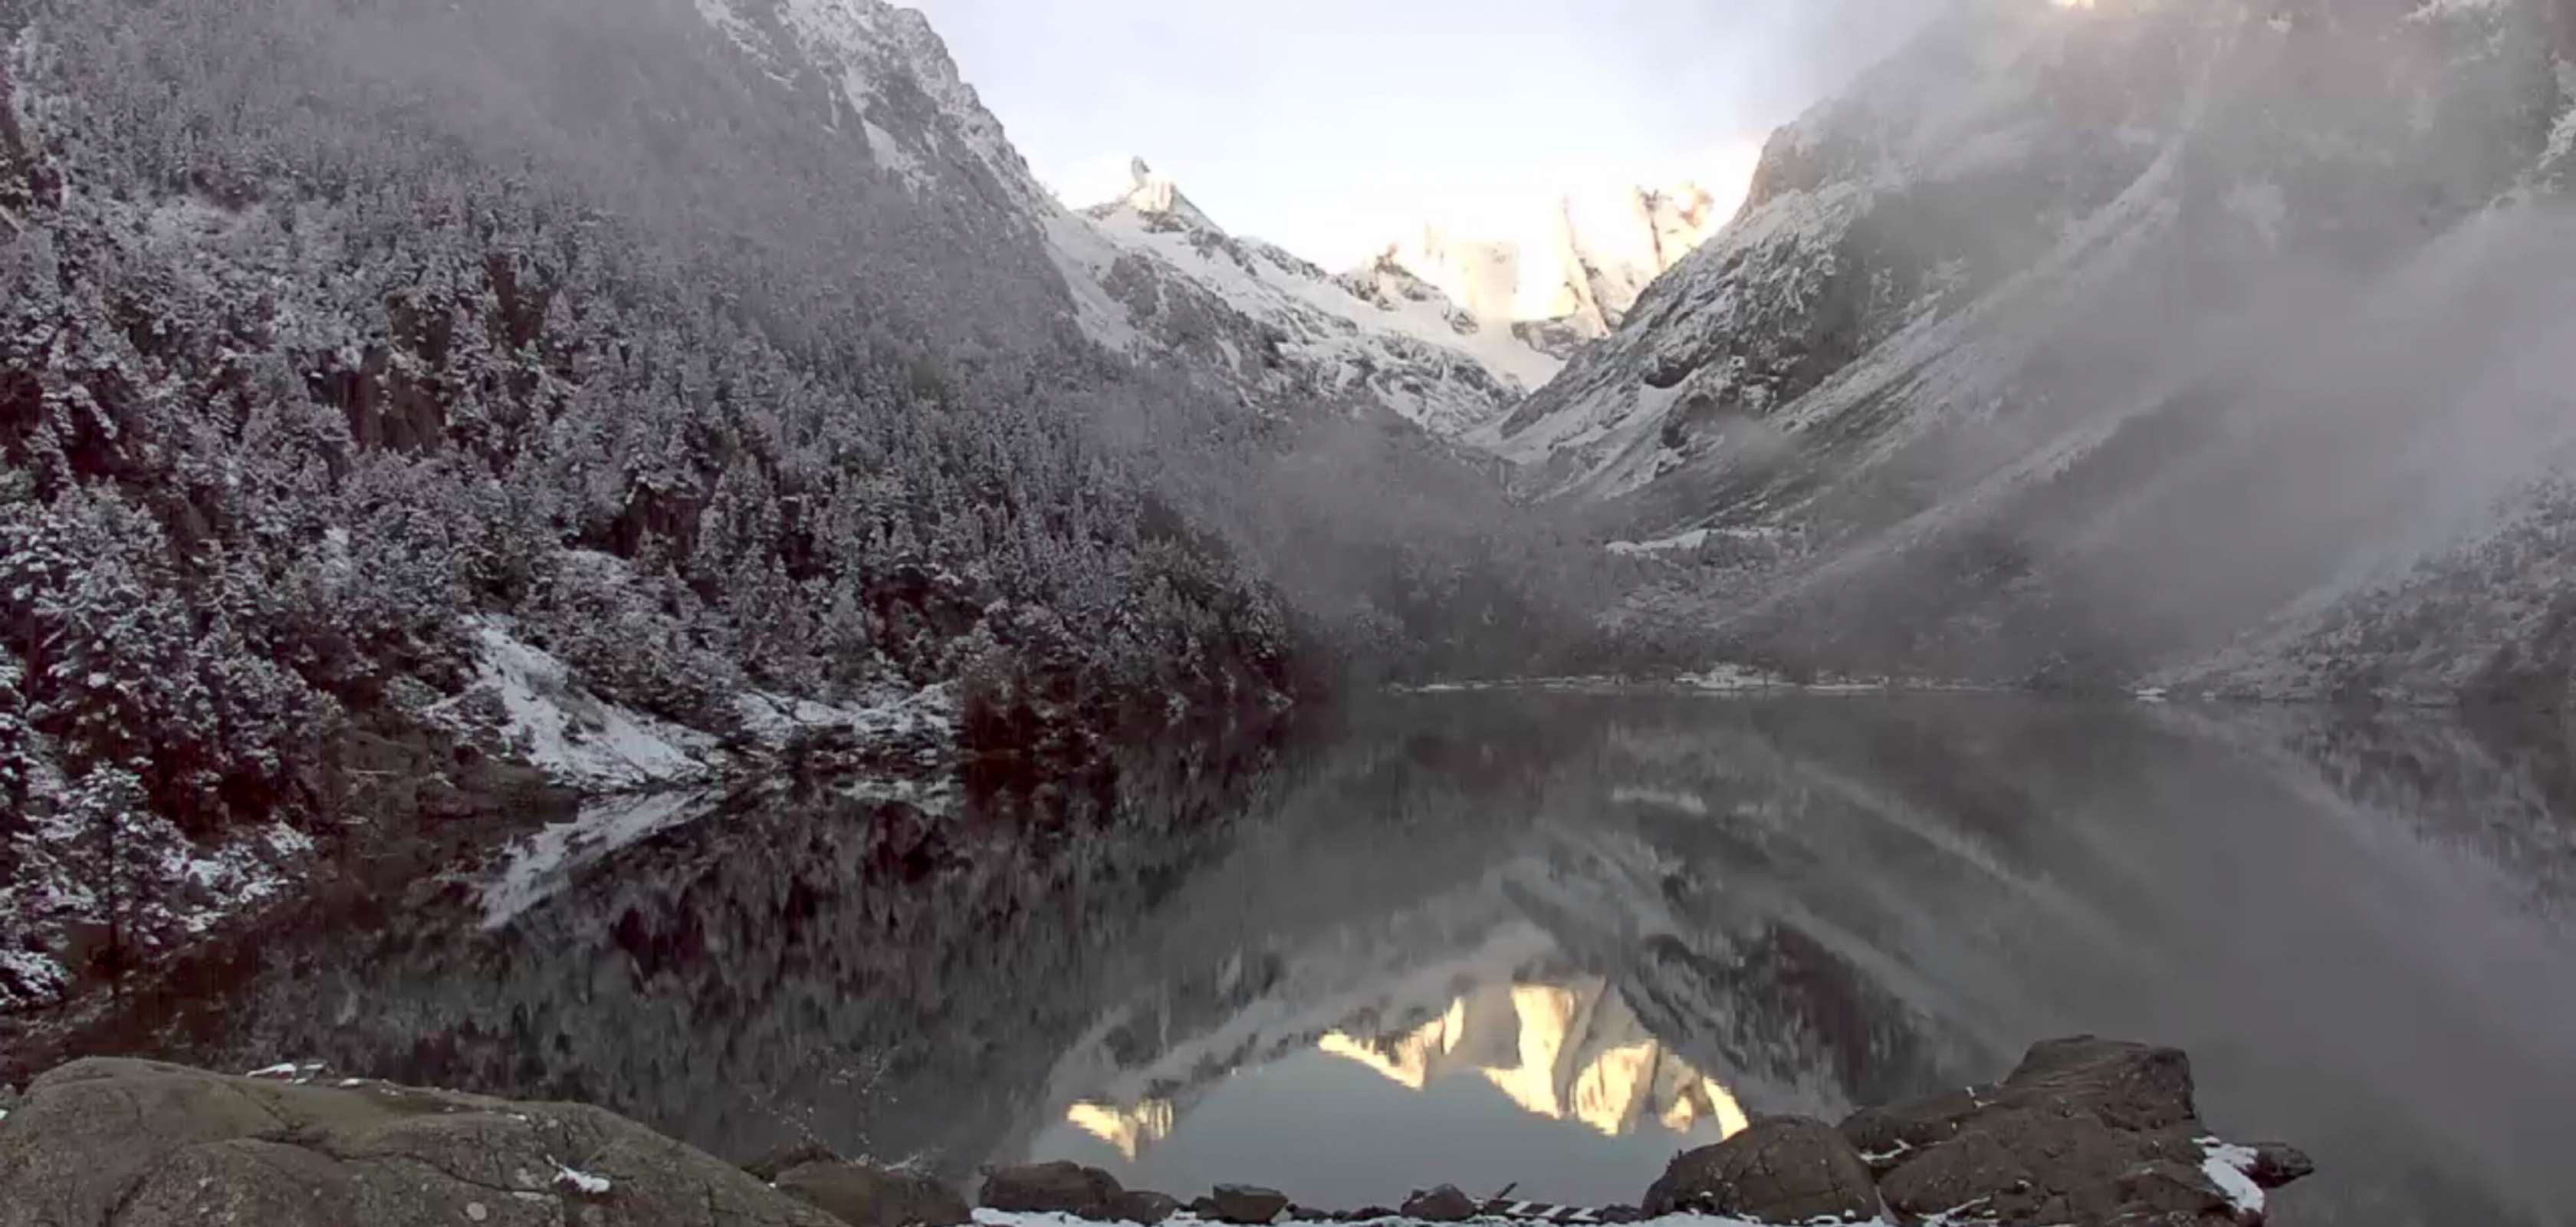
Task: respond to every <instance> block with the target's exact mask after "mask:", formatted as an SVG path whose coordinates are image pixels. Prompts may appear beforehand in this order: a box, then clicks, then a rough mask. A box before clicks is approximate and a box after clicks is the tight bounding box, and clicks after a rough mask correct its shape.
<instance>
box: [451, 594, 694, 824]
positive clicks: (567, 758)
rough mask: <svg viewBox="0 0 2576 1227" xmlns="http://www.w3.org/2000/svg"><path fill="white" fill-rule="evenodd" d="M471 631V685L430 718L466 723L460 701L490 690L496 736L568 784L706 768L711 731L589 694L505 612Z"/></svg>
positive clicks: (616, 785) (636, 779)
mask: <svg viewBox="0 0 2576 1227" xmlns="http://www.w3.org/2000/svg"><path fill="white" fill-rule="evenodd" d="M474 638H475V641H476V643H477V644H478V645H479V646H480V648H481V659H480V660H479V661H478V662H476V666H475V684H474V686H473V687H472V688H471V689H469V690H468V691H467V692H466V694H465V696H464V697H462V698H459V699H451V700H449V701H447V702H445V703H441V704H439V705H437V706H436V707H433V708H431V709H430V715H431V716H432V718H434V719H440V720H442V721H444V722H446V723H448V724H449V725H451V726H452V727H461V726H466V725H469V724H470V723H471V721H469V720H467V719H466V718H465V717H464V712H463V710H462V709H463V706H464V705H465V704H466V703H468V702H471V701H473V700H474V699H476V698H477V697H478V696H484V695H489V696H493V697H496V698H497V699H498V700H499V702H500V706H501V711H502V714H503V724H502V727H501V728H500V729H499V730H498V731H499V732H500V734H501V736H502V739H503V740H504V741H506V742H508V743H509V744H510V745H511V747H512V748H513V749H514V750H516V751H517V752H518V755H519V757H520V758H521V759H522V760H523V761H525V762H527V763H528V765H530V766H532V767H535V768H536V769H538V770H539V771H543V772H545V773H546V775H547V777H548V778H550V779H553V780H554V781H555V782H557V783H560V784H564V785H566V786H569V787H575V788H583V789H588V790H593V791H612V790H618V789H632V788H644V787H650V786H654V785H666V784H672V783H678V782H682V781H689V780H696V779H701V778H704V777H705V776H706V775H707V774H708V772H709V764H710V762H711V761H712V760H713V759H714V758H715V756H716V754H717V750H716V742H715V739H714V738H712V737H709V736H708V735H706V734H704V733H701V732H698V731H696V730H694V729H688V728H682V727H680V726H679V725H676V724H672V723H669V722H667V721H663V720H658V719H655V718H654V717H652V716H648V715H645V714H643V713H642V712H638V711H635V710H633V709H631V708H626V707H621V706H619V705H617V704H615V703H610V702H608V701H606V700H603V699H601V698H600V697H598V696H597V695H594V694H592V693H591V692H590V691H589V690H588V689H586V688H584V687H583V686H582V685H581V684H580V683H578V682H576V681H574V680H573V678H572V674H571V670H570V669H569V668H568V667H566V666H565V664H564V663H563V662H562V661H561V660H558V659H556V658H555V657H554V656H553V655H551V654H550V653H548V652H546V651H545V650H543V649H541V648H537V647H534V646H532V645H530V644H528V643H525V642H523V641H521V640H520V639H519V638H517V637H516V636H515V635H513V634H512V633H511V626H510V623H509V622H508V621H507V620H506V619H502V618H483V619H480V620H478V624H477V625H476V626H475V627H474Z"/></svg>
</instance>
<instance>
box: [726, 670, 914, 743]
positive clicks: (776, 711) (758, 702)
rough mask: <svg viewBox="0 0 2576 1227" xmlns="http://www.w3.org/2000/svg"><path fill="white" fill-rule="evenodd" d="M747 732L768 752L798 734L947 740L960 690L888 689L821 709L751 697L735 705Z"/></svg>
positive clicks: (781, 698) (805, 702)
mask: <svg viewBox="0 0 2576 1227" xmlns="http://www.w3.org/2000/svg"><path fill="white" fill-rule="evenodd" d="M734 713H735V714H736V715H737V716H739V717H741V719H742V728H743V732H745V733H747V734H749V735H750V736H751V738H752V739H753V740H755V741H758V742H759V743H760V744H762V745H764V746H767V747H769V748H770V749H773V750H776V749H783V748H785V747H786V745H787V743H788V741H789V740H790V739H792V738H794V737H795V736H797V735H798V734H800V733H812V732H826V731H847V732H848V733H850V734H851V735H853V736H855V737H858V738H860V739H861V740H865V741H908V740H915V739H920V738H938V739H941V740H945V739H946V738H948V737H949V736H950V735H951V734H953V733H954V732H955V730H956V720H957V695H956V688H955V687H954V686H952V685H949V684H946V683H942V684H940V685H937V686H929V687H924V688H923V689H920V690H904V689H899V688H891V687H889V688H887V689H885V690H883V691H881V692H878V693H875V694H871V695H868V696H866V701H864V702H861V703H857V704H832V703H821V702H817V701H815V700H813V699H805V698H798V697H796V696H794V695H782V694H772V693H769V692H767V691H758V690H755V691H750V692H748V693H745V694H742V695H738V696H736V697H735V699H734Z"/></svg>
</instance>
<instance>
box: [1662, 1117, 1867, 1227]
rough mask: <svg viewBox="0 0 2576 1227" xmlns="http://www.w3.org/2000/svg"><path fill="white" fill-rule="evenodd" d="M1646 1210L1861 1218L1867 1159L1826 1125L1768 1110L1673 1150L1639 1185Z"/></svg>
mask: <svg viewBox="0 0 2576 1227" xmlns="http://www.w3.org/2000/svg"><path fill="white" fill-rule="evenodd" d="M1645 1210H1646V1214H1647V1215H1648V1216H1649V1217H1653V1216H1658V1215H1664V1214H1673V1213H1678V1212H1683V1211H1699V1212H1702V1213H1708V1214H1724V1215H1732V1216H1734V1217H1737V1218H1742V1219H1750V1220H1752V1221H1754V1222H1757V1223H1812V1222H1818V1221H1824V1222H1842V1221H1860V1220H1864V1219H1874V1218H1877V1217H1878V1214H1879V1197H1878V1190H1877V1189H1876V1188H1875V1187H1873V1186H1872V1185H1871V1184H1870V1179H1869V1167H1868V1165H1866V1164H1864V1163H1862V1162H1861V1159H1860V1155H1859V1154H1857V1153H1855V1152H1854V1151H1853V1150H1852V1144H1851V1143H1850V1142H1849V1141H1847V1140H1845V1139H1844V1137H1843V1135H1842V1134H1841V1133H1840V1132H1838V1131H1836V1130H1835V1128H1834V1127H1833V1126H1831V1125H1828V1124H1826V1123H1824V1122H1823V1121H1820V1120H1809V1119H1808V1118H1806V1117H1803V1116H1773V1117H1765V1118H1763V1119H1762V1120H1758V1121H1755V1122H1753V1124H1752V1126H1751V1127H1749V1128H1747V1129H1745V1130H1744V1131H1743V1132H1741V1133H1738V1134H1736V1135H1735V1136H1734V1137H1731V1138H1728V1139H1726V1140H1725V1141H1723V1142H1720V1143H1718V1144H1717V1145H1714V1146H1703V1147H1700V1148H1699V1149H1697V1150H1694V1151H1690V1152H1689V1153H1687V1154H1683V1155H1680V1156H1677V1157H1675V1158H1674V1159H1673V1161H1672V1163H1671V1164H1670V1165H1669V1166H1667V1167H1666V1168H1665V1169H1664V1174H1663V1178H1662V1179H1659V1180H1657V1181H1655V1183H1654V1186H1653V1187H1651V1188H1649V1189H1647V1190H1646V1204H1645Z"/></svg>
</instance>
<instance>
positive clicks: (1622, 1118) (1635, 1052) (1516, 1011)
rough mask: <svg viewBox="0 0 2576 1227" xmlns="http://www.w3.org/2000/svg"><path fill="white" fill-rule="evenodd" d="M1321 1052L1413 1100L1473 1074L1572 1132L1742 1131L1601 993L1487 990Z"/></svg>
mask: <svg viewBox="0 0 2576 1227" xmlns="http://www.w3.org/2000/svg"><path fill="white" fill-rule="evenodd" d="M1318 1047H1320V1048H1321V1049H1322V1050H1323V1051H1325V1052H1328V1053H1331V1054H1333V1055H1334V1056H1338V1057H1342V1058H1345V1059H1347V1060H1352V1061H1357V1062H1359V1063H1360V1064H1362V1065H1366V1066H1368V1067H1369V1068H1370V1069H1373V1070H1376V1071H1377V1072H1378V1073H1379V1074H1380V1075H1382V1076H1384V1077H1385V1078H1387V1079H1388V1080H1389V1081H1392V1082H1395V1083H1397V1084H1398V1085H1401V1086H1404V1087H1406V1088H1408V1089H1411V1090H1417V1091H1418V1090H1421V1089H1422V1088H1423V1087H1425V1086H1427V1085H1429V1084H1430V1083H1431V1082H1433V1081H1434V1080H1437V1079H1439V1078H1441V1077H1444V1076H1447V1075H1449V1074H1461V1073H1473V1074H1476V1075H1477V1076H1479V1077H1482V1078H1483V1079H1484V1080H1485V1081H1486V1082H1488V1083H1490V1084H1492V1085H1493V1087H1494V1089H1496V1090H1498V1091H1501V1092H1502V1093H1503V1095H1504V1097H1505V1098H1508V1099H1510V1100H1511V1101H1512V1102H1513V1103H1514V1104H1516V1105H1518V1106H1519V1107H1520V1108H1521V1110H1522V1111H1525V1112H1528V1113H1530V1114H1531V1115H1533V1116H1543V1117H1546V1118H1548V1119H1551V1120H1567V1119H1571V1120H1576V1121H1580V1122H1582V1123H1583V1124H1586V1125H1589V1126H1591V1127H1592V1128H1593V1129H1596V1130H1598V1131H1600V1132H1601V1133H1603V1134H1607V1135H1610V1136H1614V1137H1615V1136H1618V1135H1620V1134H1624V1133H1626V1132H1628V1131H1629V1130H1630V1129H1632V1128H1634V1127H1636V1125H1637V1124H1638V1123H1639V1122H1641V1121H1647V1120H1652V1121H1658V1122H1660V1123H1661V1124H1663V1125H1664V1126H1665V1127H1666V1128H1669V1129H1671V1130H1673V1131H1674V1132H1677V1133H1688V1132H1693V1131H1695V1130H1699V1129H1703V1128H1707V1127H1710V1126H1714V1127H1715V1128H1716V1129H1717V1130H1718V1131H1719V1132H1720V1134H1721V1135H1732V1134H1734V1133H1736V1132H1737V1131H1739V1130H1742V1129H1743V1128H1744V1124H1745V1118H1744V1110H1743V1109H1742V1108H1740V1107H1738V1106H1737V1105H1736V1102H1735V1097H1734V1096H1733V1095H1731V1094H1729V1093H1728V1092H1727V1090H1726V1088H1725V1087H1723V1086H1721V1085H1719V1084H1718V1083H1717V1081H1716V1080H1715V1079H1712V1078H1708V1077H1705V1076H1703V1075H1702V1074H1701V1073H1700V1072H1699V1071H1698V1070H1696V1069H1693V1068H1691V1066H1690V1064H1689V1063H1688V1062H1686V1061H1683V1060H1681V1059H1680V1058H1678V1057H1675V1056H1673V1055H1671V1054H1670V1053H1668V1052H1666V1051H1665V1050H1664V1046H1663V1044H1662V1043H1661V1042H1659V1041H1657V1040H1656V1039H1655V1038H1654V1037H1653V1036H1652V1035H1650V1034H1648V1033H1647V1032H1646V1030H1645V1028H1644V1027H1643V1026H1642V1025H1641V1024H1640V1023H1639V1022H1638V1021H1637V1018H1636V1015H1635V1013H1634V1012H1632V1011H1631V1010H1629V1008H1628V1004H1627V1002H1626V1001H1625V1000H1623V999H1621V998H1620V997H1619V995H1618V994H1617V993H1615V992H1612V991H1610V987H1609V985H1608V984H1607V983H1605V982H1603V981H1601V980H1598V979H1593V980H1588V981H1582V982H1578V984H1577V985H1576V986H1574V987H1566V986H1562V985H1554V984H1512V985H1499V984H1497V985H1487V986H1484V987H1480V988H1477V989H1473V990H1471V991H1469V992H1468V993H1467V994H1465V995H1463V996H1460V997H1458V998H1457V999H1455V1000H1453V1001H1452V1002H1450V1004H1449V1008H1448V1009H1447V1010H1446V1011H1444V1012H1443V1013H1442V1015H1441V1016H1440V1017H1439V1018H1437V1019H1434V1020H1432V1021H1430V1022H1427V1023H1424V1024H1422V1025H1421V1026H1419V1027H1416V1028H1414V1029H1413V1030H1411V1031H1408V1032H1404V1033H1402V1034H1400V1035H1396V1036H1394V1037H1392V1038H1387V1039H1377V1040H1372V1039H1369V1038H1366V1037H1364V1036H1355V1035H1351V1034H1349V1033H1346V1032H1339V1031H1337V1032H1333V1033H1332V1034H1329V1035H1326V1036H1325V1037H1324V1038H1323V1039H1322V1040H1321V1041H1320V1043H1319V1044H1318Z"/></svg>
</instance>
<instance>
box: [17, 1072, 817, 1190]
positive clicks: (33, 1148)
mask: <svg viewBox="0 0 2576 1227" xmlns="http://www.w3.org/2000/svg"><path fill="white" fill-rule="evenodd" d="M0 1189H5V1190H7V1196H6V1197H0V1227H109V1224H111V1223H113V1224H114V1227H176V1225H178V1224H183V1223H186V1224H196V1223H208V1222H235V1223H257V1224H260V1225H261V1227H344V1225H346V1224H366V1225H367V1227H432V1225H436V1227H456V1225H458V1224H466V1225H469V1227H470V1225H473V1224H481V1225H483V1227H517V1225H520V1224H526V1225H529V1227H537V1225H540V1224H543V1225H547V1227H560V1225H562V1224H567V1223H579V1224H581V1225H582V1227H621V1225H625V1224H632V1225H634V1227H647V1225H649V1224H664V1223H671V1222H678V1221H686V1222H692V1223H709V1222H712V1223H716V1224H723V1225H727V1227H730V1225H734V1224H743V1225H750V1224H758V1225H761V1227H836V1223H835V1221H834V1220H833V1219H832V1218H831V1217H830V1216H828V1215H826V1214H824V1213H822V1212H821V1211H819V1210H816V1209H814V1208H812V1207H810V1206H807V1205H805V1204H803V1203H801V1202H798V1201H797V1200H795V1199H794V1198H791V1197H788V1196H786V1195H784V1194H782V1193H779V1192H776V1191H774V1190H772V1189H769V1188H766V1187H764V1186H763V1185H762V1184H761V1183H760V1182H759V1181H757V1180H755V1179H753V1178H752V1177H750V1176H749V1175H747V1174H745V1173H743V1172H741V1171H739V1170H737V1169H735V1168H734V1167H733V1166H731V1165H729V1164H727V1163H725V1162H723V1161H721V1160H719V1159H716V1158H715V1157H713V1156H711V1155H707V1154H705V1153H702V1152H700V1151H697V1150H693V1149H691V1148H689V1147H687V1146H684V1145H681V1144H680V1143H678V1142H674V1141H671V1140H670V1139H668V1138H664V1137H661V1136H659V1135H657V1134H655V1133H653V1132H651V1131H650V1130H647V1129H645V1128H644V1127H643V1126H641V1125H638V1124H636V1123H634V1122H632V1121H629V1120H627V1119H625V1118H623V1117H620V1116H618V1115H616V1114H614V1113H610V1112H605V1111H601V1110H600V1109H597V1108H591V1107H585V1106H581V1105H578V1104H537V1103H511V1102H507V1101H504V1100H497V1099H487V1098H483V1097H481V1096H474V1095H457V1094H450V1093H447V1092H441V1091H426V1090H414V1089H410V1088H405V1087H397V1086H391V1085H388V1084H384V1083H366V1084H363V1085H359V1086H320V1085H310V1084H306V1083H300V1082H290V1081H258V1080H253V1079H248V1078H234V1077H227V1076H224V1075H221V1074H210V1073H205V1072H202V1071H199V1070H193V1069H187V1068H184V1067H181V1066H176V1065H164V1064H160V1063H157V1062H150V1061H125V1060H98V1059H94V1060H85V1061H76V1062H73V1063H71V1064H69V1065H65V1066H63V1067H62V1068H60V1069H56V1070H54V1071H53V1072H51V1073H48V1074H46V1075H44V1076H43V1077H41V1078H38V1079H37V1080H36V1082H35V1084H34V1085H33V1086H31V1087H30V1088H28V1092H27V1095H26V1097H25V1100H24V1102H23V1103H22V1104H20V1106H19V1107H18V1108H17V1109H16V1110H15V1111H13V1112H11V1113H10V1115H9V1118H8V1119H7V1120H6V1121H0Z"/></svg>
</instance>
